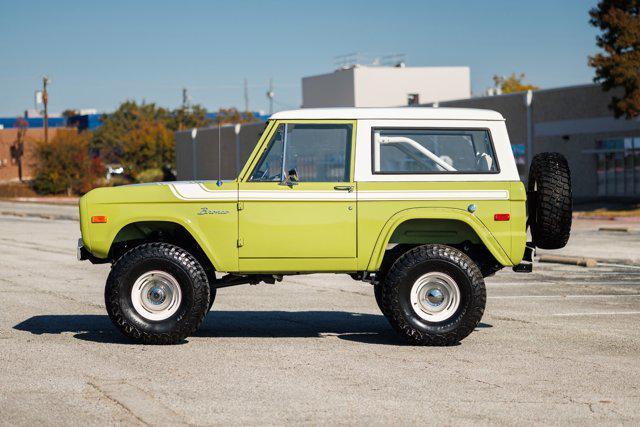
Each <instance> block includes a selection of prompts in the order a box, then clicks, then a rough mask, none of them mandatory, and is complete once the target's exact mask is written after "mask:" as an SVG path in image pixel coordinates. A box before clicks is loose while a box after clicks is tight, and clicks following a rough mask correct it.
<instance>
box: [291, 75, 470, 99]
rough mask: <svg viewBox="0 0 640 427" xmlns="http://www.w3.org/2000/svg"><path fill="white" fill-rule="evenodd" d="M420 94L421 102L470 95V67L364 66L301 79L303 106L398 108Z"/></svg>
mask: <svg viewBox="0 0 640 427" xmlns="http://www.w3.org/2000/svg"><path fill="white" fill-rule="evenodd" d="M410 93H417V94H418V95H419V97H420V102H421V103H425V102H436V101H444V100H451V99H458V98H468V97H469V96H470V95H471V82H470V73H469V68H468V67H365V66H358V67H354V68H349V69H345V70H336V71H334V72H333V73H331V74H322V75H318V76H312V77H305V78H303V79H302V106H303V107H304V108H310V107H314V108H317V107H399V106H406V105H407V96H408V95H409V94H410Z"/></svg>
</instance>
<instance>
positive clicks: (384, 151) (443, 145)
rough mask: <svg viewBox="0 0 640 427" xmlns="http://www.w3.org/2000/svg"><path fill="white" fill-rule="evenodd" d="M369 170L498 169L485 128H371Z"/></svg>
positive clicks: (486, 170)
mask: <svg viewBox="0 0 640 427" xmlns="http://www.w3.org/2000/svg"><path fill="white" fill-rule="evenodd" d="M372 144H373V163H374V164H373V172H374V173H387V174H421V173H493V172H497V171H498V165H497V163H496V160H495V155H494V151H493V145H492V143H491V137H490V135H489V131H487V130H484V129H481V130H476V129H374V132H373V141H372Z"/></svg>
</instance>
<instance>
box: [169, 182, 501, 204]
mask: <svg viewBox="0 0 640 427" xmlns="http://www.w3.org/2000/svg"><path fill="white" fill-rule="evenodd" d="M169 188H170V189H171V191H172V192H173V194H174V195H175V196H176V197H177V198H179V199H181V200H203V201H209V200H211V201H213V200H215V201H237V200H240V201H244V200H247V201H260V200H263V201H295V200H301V201H303V200H304V201H350V202H352V201H356V200H359V201H363V202H365V201H385V200H509V192H508V191H506V190H479V191H468V190H382V191H358V192H357V193H356V192H352V193H348V192H345V191H318V190H296V189H282V190H243V191H240V192H239V194H238V192H237V191H235V190H209V189H208V188H206V187H205V186H204V184H202V183H198V182H185V183H172V184H169Z"/></svg>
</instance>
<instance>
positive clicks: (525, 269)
mask: <svg viewBox="0 0 640 427" xmlns="http://www.w3.org/2000/svg"><path fill="white" fill-rule="evenodd" d="M535 254H536V248H535V247H534V246H533V244H531V243H527V246H525V248H524V256H523V257H522V262H520V264H518V265H514V266H513V271H515V272H516V273H531V272H532V271H533V257H534V256H535Z"/></svg>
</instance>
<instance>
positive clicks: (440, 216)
mask: <svg viewBox="0 0 640 427" xmlns="http://www.w3.org/2000/svg"><path fill="white" fill-rule="evenodd" d="M414 219H424V220H429V219H434V220H435V219H437V220H453V221H461V222H463V223H465V224H467V225H468V226H469V227H471V229H472V230H473V231H474V232H475V233H476V234H477V235H478V238H479V239H480V240H481V241H482V243H483V244H484V245H485V246H486V247H487V249H488V250H489V252H491V254H492V255H493V256H494V257H495V259H496V260H497V261H498V262H499V263H500V264H502V265H504V266H511V265H513V263H512V262H511V260H510V259H509V256H508V255H507V254H506V252H505V251H504V249H503V248H502V247H501V246H500V244H499V243H498V241H497V240H496V239H495V237H493V235H492V234H491V232H490V231H489V230H488V229H487V227H485V225H484V224H483V223H482V222H481V221H480V220H479V219H478V218H476V217H475V216H474V215H473V214H472V213H470V212H468V211H466V210H463V209H454V208H411V209H405V210H403V211H400V212H398V213H396V214H395V215H394V216H392V217H391V218H389V220H388V221H387V222H386V223H385V225H384V227H383V228H382V231H381V232H380V235H379V236H378V239H377V240H376V244H375V246H374V248H373V252H372V254H371V258H370V259H369V264H368V266H367V271H377V270H378V269H379V268H380V265H381V264H382V259H383V258H384V254H385V250H386V247H387V244H388V243H389V241H390V239H391V236H392V235H393V233H394V231H395V230H396V229H397V228H398V227H399V226H400V224H402V223H404V222H406V221H409V220H414Z"/></svg>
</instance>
